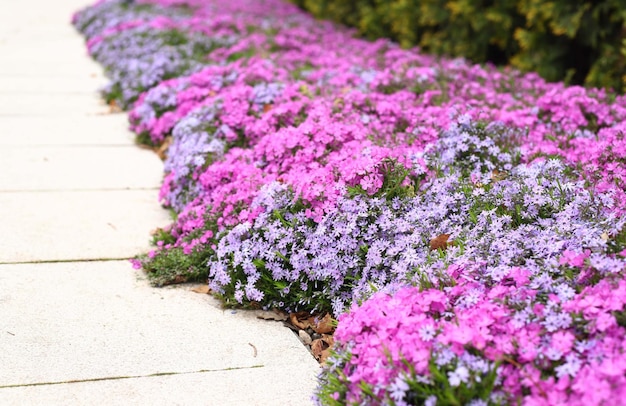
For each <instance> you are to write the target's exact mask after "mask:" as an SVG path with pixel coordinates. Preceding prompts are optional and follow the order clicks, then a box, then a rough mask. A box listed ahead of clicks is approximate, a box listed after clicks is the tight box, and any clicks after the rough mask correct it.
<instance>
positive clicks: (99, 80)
mask: <svg viewBox="0 0 626 406" xmlns="http://www.w3.org/2000/svg"><path fill="white" fill-rule="evenodd" d="M0 52H2V50H0ZM106 83H107V80H106V79H105V78H104V77H103V76H100V75H93V76H92V77H80V78H75V77H59V78H58V79H57V80H50V78H49V77H47V76H34V77H33V76H28V77H26V76H0V94H4V95H7V94H12V93H20V94H21V93H38V94H41V93H82V94H93V93H95V92H94V90H95V89H100V88H101V87H103V86H104V85H105V84H106Z"/></svg>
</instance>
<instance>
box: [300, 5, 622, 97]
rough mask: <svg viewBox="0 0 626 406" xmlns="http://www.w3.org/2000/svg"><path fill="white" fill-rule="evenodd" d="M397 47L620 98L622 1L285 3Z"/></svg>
mask: <svg viewBox="0 0 626 406" xmlns="http://www.w3.org/2000/svg"><path fill="white" fill-rule="evenodd" d="M292 1H293V2H294V3H296V4H297V5H299V6H300V7H302V8H304V9H306V10H308V11H310V12H311V13H312V14H313V15H315V16H316V17H318V18H325V19H332V20H335V21H337V22H340V23H343V24H347V25H350V26H353V27H356V28H358V30H359V33H360V34H361V35H363V36H365V37H367V38H370V39H374V38H380V37H387V38H391V39H393V40H396V41H398V42H399V43H400V44H401V45H402V46H404V47H410V46H414V45H417V46H419V47H420V48H421V49H423V50H424V51H425V52H428V53H435V54H440V55H448V56H454V57H456V56H462V57H466V58H468V59H470V60H472V61H474V62H478V63H480V62H492V63H495V64H498V65H503V64H510V65H512V66H514V67H516V68H519V69H521V70H523V71H535V72H537V73H539V74H540V75H541V76H543V77H544V78H545V79H547V80H549V81H557V80H563V81H565V82H566V83H568V84H585V85H589V86H597V87H606V88H613V89H615V90H616V91H619V92H623V91H624V90H625V89H626V87H625V83H624V81H625V78H624V75H625V74H626V42H624V41H625V40H626V0H596V1H575V0H556V1H555V0H552V1H550V0H354V1H351V0H292Z"/></svg>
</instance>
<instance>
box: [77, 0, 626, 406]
mask: <svg viewBox="0 0 626 406" xmlns="http://www.w3.org/2000/svg"><path fill="white" fill-rule="evenodd" d="M73 21H74V24H75V26H76V27H77V28H78V29H79V30H80V31H81V32H82V33H83V34H84V35H85V36H86V37H87V40H88V48H89V51H90V53H91V54H92V56H93V57H94V58H95V59H96V60H98V61H99V62H100V63H102V64H103V65H104V67H105V69H106V72H107V75H108V76H109V78H110V79H111V82H110V84H109V85H108V86H107V87H105V88H104V89H103V94H104V96H105V98H106V99H107V101H109V102H112V103H116V104H117V105H119V106H121V107H124V108H128V109H130V112H129V118H130V124H131V128H132V129H133V130H134V131H135V132H136V133H137V135H138V141H139V142H142V143H145V144H148V145H150V146H153V147H161V149H162V150H165V151H166V153H165V155H166V157H165V165H164V170H165V177H164V181H163V185H162V188H161V192H160V199H161V202H162V203H163V204H164V206H166V207H169V208H170V209H171V210H172V213H173V215H174V221H173V223H172V224H171V225H170V226H169V227H167V228H165V229H162V230H158V231H157V232H156V233H155V235H154V244H155V249H154V250H153V251H151V252H150V253H148V254H147V255H144V256H140V257H138V258H137V259H136V260H134V262H135V265H136V266H137V267H140V268H143V269H145V270H146V271H147V272H148V275H149V276H150V278H151V280H152V282H153V283H155V284H157V285H163V284H168V283H176V282H183V281H187V280H206V279H208V283H209V285H210V287H211V289H212V291H213V292H214V293H215V294H217V295H219V296H220V297H221V298H222V299H223V300H224V302H225V303H226V304H228V305H233V306H252V307H259V306H261V307H266V308H269V307H277V308H281V309H285V310H288V311H301V310H304V311H311V312H320V313H321V312H330V313H332V314H333V315H334V316H335V317H336V318H337V319H338V320H339V324H338V327H337V330H336V333H335V336H334V339H335V341H336V347H335V351H334V353H333V355H332V357H331V358H330V360H329V362H328V363H327V364H326V366H325V367H324V368H323V371H322V373H321V375H320V385H319V388H318V390H317V393H316V401H317V402H318V403H320V404H337V405H339V404H355V405H356V404H372V405H374V404H395V405H407V404H415V405H416V404H427V405H435V404H451V405H456V404H458V405H461V404H472V405H487V404H525V405H544V404H574V405H575V404H589V405H595V404H598V405H600V404H609V403H611V402H612V403H611V404H615V402H618V403H619V402H620V401H621V399H626V381H625V380H626V350H625V348H626V342H625V340H626V330H625V328H626V303H625V302H626V280H625V278H624V273H625V272H626V258H625V257H626V225H625V223H626V220H625V217H624V211H625V209H626V194H625V193H626V192H625V190H626V184H625V180H626V140H625V139H624V133H626V124H625V123H626V98H624V96H616V95H614V94H611V93H610V92H606V91H602V90H597V89H584V88H581V87H565V86H564V85H563V84H560V83H546V82H545V81H543V80H542V79H540V78H539V77H538V76H537V75H535V74H526V75H522V74H520V73H519V72H516V71H513V70H510V69H508V68H503V69H498V68H495V67H491V66H476V65H471V64H469V63H467V62H466V61H463V60H458V59H456V60H448V59H443V58H435V57H432V56H428V55H423V54H421V53H420V52H419V50H418V49H410V50H403V49H400V48H399V47H398V46H397V45H396V44H393V43H391V42H389V41H384V40H379V41H376V42H367V41H363V40H360V39H357V38H355V37H354V36H353V32H352V31H349V30H345V29H342V28H340V27H336V26H333V25H331V24H329V23H322V22H318V21H315V20H313V19H312V18H310V17H308V16H307V15H305V14H303V13H302V12H301V11H299V10H298V9H296V8H294V7H293V6H292V5H289V4H287V3H285V2H282V1H280V0H257V1H251V0H231V1H229V2H221V1H211V0H135V1H128V0H109V1H106V0H105V1H100V2H98V3H97V4H96V5H94V6H92V7H89V8H87V9H85V10H82V11H80V12H78V13H77V14H76V15H75V16H74V20H73ZM165 147H167V148H165Z"/></svg>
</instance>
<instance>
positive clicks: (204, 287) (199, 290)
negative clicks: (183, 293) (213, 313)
mask: <svg viewBox="0 0 626 406" xmlns="http://www.w3.org/2000/svg"><path fill="white" fill-rule="evenodd" d="M191 291H192V292H196V293H203V294H205V295H208V294H209V293H211V289H210V288H209V285H202V286H196V287H195V288H193V289H191Z"/></svg>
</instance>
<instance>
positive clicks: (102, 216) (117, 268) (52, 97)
mask: <svg viewBox="0 0 626 406" xmlns="http://www.w3.org/2000/svg"><path fill="white" fill-rule="evenodd" d="M85 5H86V3H85V1H84V0H56V1H44V0H40V1H38V2H35V3H33V2H19V1H13V0H0V219H1V225H0V405H30V404H33V405H35V404H37V405H40V404H41V405H44V404H45V405H49V404H59V405H74V404H80V405H83V404H103V405H116V404H119V405H132V404H137V405H170V404H181V405H240V404H241V405H307V404H311V401H310V397H311V394H312V392H313V389H314V387H315V377H316V374H317V372H318V371H319V367H318V366H317V363H316V362H315V360H314V359H313V357H312V356H311V355H310V354H309V353H308V351H307V350H306V349H305V348H304V347H303V346H302V345H301V344H300V342H299V340H298V338H297V337H296V336H295V335H294V334H293V333H292V332H291V331H290V330H288V329H286V328H284V327H283V326H282V325H281V324H280V323H275V322H269V321H263V320H258V319H256V318H255V317H254V315H252V314H249V313H247V312H244V311H236V312H235V311H231V310H222V309H221V308H220V306H219V303H218V302H217V301H216V300H214V299H212V298H211V297H209V296H207V295H201V294H197V293H194V292H191V291H190V287H188V286H187V287H173V288H163V289H156V288H152V287H150V286H149V285H148V283H147V282H146V281H145V280H144V279H143V276H142V274H141V273H139V272H137V271H135V270H133V269H132V267H131V265H130V264H129V262H128V258H130V257H132V256H133V255H135V254H137V253H138V252H143V251H145V250H147V249H148V240H149V234H150V230H151V229H153V228H155V227H156V226H159V225H165V224H167V223H168V222H169V220H168V215H167V212H166V211H165V210H163V209H162V208H161V207H160V206H159V204H158V202H157V193H158V186H159V184H160V179H161V174H162V164H161V162H160V160H159V159H158V158H157V157H156V156H155V155H154V154H153V153H152V152H150V151H146V150H142V149H140V148H138V147H136V146H135V145H134V144H133V136H132V134H131V133H129V132H128V131H127V130H126V118H125V116H124V115H123V114H109V111H108V108H107V106H105V105H104V104H103V102H102V101H101V100H100V99H99V97H98V95H97V92H96V89H97V88H98V87H99V86H100V85H102V84H103V83H104V82H105V80H104V77H103V76H102V71H101V69H100V68H99V67H98V66H97V65H96V64H95V63H94V62H92V61H91V60H90V59H89V58H88V57H87V55H86V51H85V46H84V43H83V40H82V38H81V37H80V36H79V35H78V34H77V33H76V32H75V31H74V30H73V28H72V27H71V26H70V24H69V20H70V17H71V13H72V12H73V11H75V10H77V9H78V8H80V7H83V6H85Z"/></svg>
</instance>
